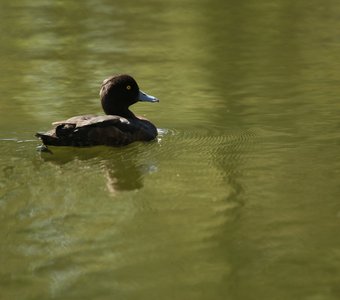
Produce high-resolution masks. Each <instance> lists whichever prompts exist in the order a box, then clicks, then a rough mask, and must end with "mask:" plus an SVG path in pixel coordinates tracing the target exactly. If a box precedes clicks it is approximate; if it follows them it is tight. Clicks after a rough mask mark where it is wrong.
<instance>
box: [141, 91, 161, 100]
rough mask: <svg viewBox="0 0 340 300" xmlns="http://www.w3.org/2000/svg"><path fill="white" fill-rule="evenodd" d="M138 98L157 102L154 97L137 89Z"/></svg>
mask: <svg viewBox="0 0 340 300" xmlns="http://www.w3.org/2000/svg"><path fill="white" fill-rule="evenodd" d="M138 100H139V101H146V102H159V100H158V99H157V98H156V97H154V96H151V95H148V94H147V93H144V92H143V91H139V96H138Z"/></svg>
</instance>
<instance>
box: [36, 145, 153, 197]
mask: <svg viewBox="0 0 340 300" xmlns="http://www.w3.org/2000/svg"><path fill="white" fill-rule="evenodd" d="M152 144H153V143H148V144H145V143H135V144H132V145H129V146H125V147H117V148H115V147H106V146H97V147H89V148H76V147H49V148H48V150H47V151H46V150H44V151H40V157H41V159H42V160H43V161H45V162H48V163H52V164H54V165H58V166H67V165H68V164H72V163H79V162H80V163H81V164H83V163H84V164H86V167H87V168H88V170H89V171H88V172H91V169H92V170H93V169H95V170H96V171H98V169H100V170H101V171H102V172H103V175H104V177H105V178H106V182H107V188H108V190H109V192H111V193H115V192H117V191H131V190H137V189H141V188H142V187H143V185H144V184H143V179H144V176H145V175H146V174H148V173H151V172H154V171H155V170H157V167H156V166H155V165H154V162H150V161H149V159H148V157H149V156H148V152H149V151H151V148H152ZM38 151H39V150H38ZM94 174H97V173H96V172H94ZM94 176H95V175H94Z"/></svg>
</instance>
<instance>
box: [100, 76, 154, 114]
mask: <svg viewBox="0 0 340 300" xmlns="http://www.w3.org/2000/svg"><path fill="white" fill-rule="evenodd" d="M99 95H100V100H101V103H102V107H103V110H104V112H105V113H106V114H107V115H118V116H121V117H124V118H135V115H134V114H133V113H132V112H131V111H130V110H129V106H130V105H132V104H134V103H136V102H138V101H146V102H159V100H158V99H157V98H156V97H153V96H150V95H148V94H146V93H144V92H142V91H141V90H140V89H139V87H138V84H137V82H136V80H134V79H133V78H132V77H131V76H130V75H125V74H123V75H113V76H111V77H109V78H107V79H105V80H104V81H103V83H102V85H101V88H100V92H99Z"/></svg>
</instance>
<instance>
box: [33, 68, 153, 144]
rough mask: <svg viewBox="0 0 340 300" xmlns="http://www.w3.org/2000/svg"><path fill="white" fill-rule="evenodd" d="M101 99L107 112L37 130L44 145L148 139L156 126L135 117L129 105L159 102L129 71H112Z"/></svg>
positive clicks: (103, 84)
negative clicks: (44, 130) (147, 92)
mask: <svg viewBox="0 0 340 300" xmlns="http://www.w3.org/2000/svg"><path fill="white" fill-rule="evenodd" d="M99 94H100V99H101V103H102V107H103V110H104V112H105V113H106V114H107V115H103V116H96V115H83V116H75V117H72V118H70V119H67V120H64V121H58V122H54V123H53V125H54V126H55V127H54V128H53V129H52V130H50V131H47V132H45V133H37V134H36V136H37V137H38V138H40V139H41V140H42V142H43V143H44V145H53V146H77V147H84V146H94V145H109V146H122V145H127V144H130V143H132V142H135V141H151V140H153V139H154V138H156V136H157V128H156V127H155V126H154V125H153V124H152V123H151V122H150V121H148V120H147V119H144V118H141V117H136V116H135V115H134V114H133V113H132V112H131V111H130V110H129V106H130V105H132V104H134V103H136V102H137V101H148V102H158V99H157V98H155V97H153V96H150V95H147V94H145V93H143V92H142V91H140V90H139V87H138V84H137V82H136V81H135V80H134V79H133V78H132V77H131V76H129V75H114V76H111V77H109V78H107V79H105V80H104V81H103V83H102V86H101V89H100V93H99Z"/></svg>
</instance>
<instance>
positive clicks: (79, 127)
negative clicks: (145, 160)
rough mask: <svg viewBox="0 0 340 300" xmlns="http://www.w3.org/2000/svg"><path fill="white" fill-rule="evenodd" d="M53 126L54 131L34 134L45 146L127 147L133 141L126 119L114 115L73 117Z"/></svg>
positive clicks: (130, 125)
mask: <svg viewBox="0 0 340 300" xmlns="http://www.w3.org/2000/svg"><path fill="white" fill-rule="evenodd" d="M53 125H54V126H55V128H54V129H52V130H50V131H47V132H44V133H37V134H36V136H37V137H38V138H40V139H41V140H42V142H43V143H44V144H45V145H54V146H78V147H81V146H93V145H114V146H119V145H127V144H129V143H131V142H132V141H133V134H132V133H133V131H134V130H135V126H134V125H133V124H131V123H130V121H129V120H128V119H125V118H122V117H120V116H114V115H104V116H96V115H84V116H75V117H72V118H70V119H67V120H63V121H58V122H54V123H53Z"/></svg>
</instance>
